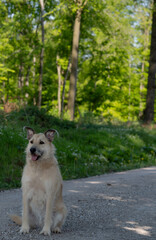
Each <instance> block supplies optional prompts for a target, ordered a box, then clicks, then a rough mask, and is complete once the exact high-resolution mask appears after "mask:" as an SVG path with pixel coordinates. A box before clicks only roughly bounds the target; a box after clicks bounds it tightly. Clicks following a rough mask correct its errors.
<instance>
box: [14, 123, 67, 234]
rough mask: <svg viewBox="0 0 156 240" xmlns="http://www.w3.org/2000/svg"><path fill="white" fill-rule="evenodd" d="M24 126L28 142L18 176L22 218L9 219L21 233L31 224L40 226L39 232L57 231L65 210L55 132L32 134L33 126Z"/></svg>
mask: <svg viewBox="0 0 156 240" xmlns="http://www.w3.org/2000/svg"><path fill="white" fill-rule="evenodd" d="M25 129H26V130H27V138H28V140H29V143H28V146H27V148H26V165H25V167H24V171H23V176H22V195H23V196H22V197H23V214H22V218H20V217H18V216H11V218H12V220H13V221H14V222H16V223H17V224H19V225H22V227H21V230H20V232H21V233H29V229H30V227H34V225H35V226H38V225H40V226H43V229H42V231H41V232H40V233H41V234H44V235H50V234H51V231H53V232H55V233H60V232H61V227H62V224H63V223H64V221H65V217H66V213H67V210H66V207H65V205H64V203H63V199H62V177H61V173H60V170H59V167H58V162H57V160H56V158H55V156H54V154H55V147H54V145H53V144H52V141H53V139H54V135H55V133H56V131H55V130H48V131H47V132H45V133H44V134H43V133H39V134H35V132H34V130H33V129H31V128H29V127H25Z"/></svg>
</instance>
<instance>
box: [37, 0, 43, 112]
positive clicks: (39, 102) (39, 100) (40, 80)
mask: <svg viewBox="0 0 156 240" xmlns="http://www.w3.org/2000/svg"><path fill="white" fill-rule="evenodd" d="M39 1H40V7H41V31H42V47H41V53H40V76H39V95H38V106H39V108H40V107H41V103H42V84H43V83H42V82H43V58H44V0H39Z"/></svg>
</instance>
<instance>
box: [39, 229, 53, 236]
mask: <svg viewBox="0 0 156 240" xmlns="http://www.w3.org/2000/svg"><path fill="white" fill-rule="evenodd" d="M40 234H43V235H45V236H47V235H49V236H50V234H51V231H50V229H49V228H45V227H44V228H43V229H42V231H41V232H40Z"/></svg>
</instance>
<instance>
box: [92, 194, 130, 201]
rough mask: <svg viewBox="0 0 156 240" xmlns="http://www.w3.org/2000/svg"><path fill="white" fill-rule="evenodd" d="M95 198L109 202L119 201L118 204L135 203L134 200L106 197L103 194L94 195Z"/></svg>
mask: <svg viewBox="0 0 156 240" xmlns="http://www.w3.org/2000/svg"><path fill="white" fill-rule="evenodd" d="M96 196H97V197H98V198H99V197H100V198H102V199H105V200H109V201H119V202H135V200H133V199H128V200H127V199H123V198H122V197H118V196H108V195H105V194H96Z"/></svg>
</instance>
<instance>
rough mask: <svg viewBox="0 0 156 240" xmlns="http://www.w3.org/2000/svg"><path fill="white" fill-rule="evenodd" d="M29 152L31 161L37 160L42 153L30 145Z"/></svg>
mask: <svg viewBox="0 0 156 240" xmlns="http://www.w3.org/2000/svg"><path fill="white" fill-rule="evenodd" d="M30 152H31V159H32V161H37V160H38V159H39V158H40V157H41V155H42V154H41V152H39V151H37V149H36V148H35V147H31V148H30Z"/></svg>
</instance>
